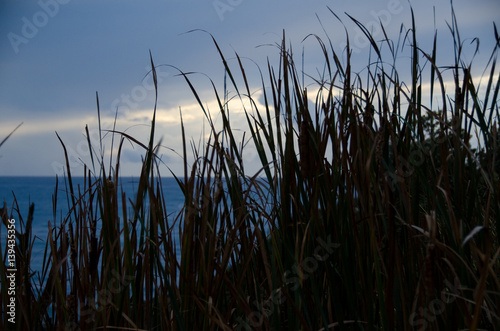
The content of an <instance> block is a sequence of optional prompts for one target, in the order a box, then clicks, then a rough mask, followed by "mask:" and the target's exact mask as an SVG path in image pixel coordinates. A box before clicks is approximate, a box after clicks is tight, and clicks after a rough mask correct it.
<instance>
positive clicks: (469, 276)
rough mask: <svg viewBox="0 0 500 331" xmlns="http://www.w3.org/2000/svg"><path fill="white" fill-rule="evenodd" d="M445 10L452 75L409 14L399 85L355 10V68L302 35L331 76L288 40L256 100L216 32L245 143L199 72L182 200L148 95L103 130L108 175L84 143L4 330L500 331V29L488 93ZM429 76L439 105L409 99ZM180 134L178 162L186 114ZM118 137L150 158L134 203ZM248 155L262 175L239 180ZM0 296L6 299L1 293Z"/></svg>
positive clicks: (386, 46) (28, 241)
mask: <svg viewBox="0 0 500 331" xmlns="http://www.w3.org/2000/svg"><path fill="white" fill-rule="evenodd" d="M452 17H453V20H452V24H451V25H450V31H451V37H452V38H453V40H454V42H455V46H456V48H455V50H454V51H455V62H454V63H451V64H450V65H449V66H448V67H447V69H446V68H445V69H443V67H440V66H438V65H437V64H436V48H437V46H436V45H437V33H436V35H435V39H434V44H433V48H432V49H431V51H430V52H426V51H424V50H422V49H420V48H418V43H417V30H416V26H415V24H414V21H413V22H412V26H411V27H410V29H409V30H408V33H407V34H405V35H403V36H402V37H404V38H401V36H400V40H401V39H403V40H404V42H403V43H402V44H404V45H405V46H404V47H407V48H408V47H409V49H410V53H411V57H410V62H409V63H408V65H409V67H410V68H411V77H410V82H409V83H405V82H403V81H402V80H401V78H400V76H399V75H398V72H397V70H396V69H395V68H396V67H400V64H399V63H398V64H397V65H396V62H397V61H398V60H399V59H398V52H399V50H400V47H401V48H402V46H399V43H398V46H397V47H396V46H395V45H394V43H393V42H391V41H390V40H389V38H388V37H387V35H385V39H384V40H383V41H381V42H376V41H375V40H374V39H373V37H372V36H371V35H370V34H369V32H368V30H367V29H366V28H364V27H363V25H362V24H361V23H359V22H358V21H356V20H354V19H353V18H352V19H353V20H354V21H355V23H356V24H358V25H359V27H360V28H361V29H362V31H363V32H364V33H365V34H366V36H367V38H368V39H369V40H370V42H371V46H370V53H371V54H373V58H370V60H369V64H368V65H367V66H366V68H365V70H364V72H365V73H366V77H367V78H366V79H363V78H362V76H361V74H358V73H355V72H353V70H352V65H351V53H350V51H349V37H348V36H347V48H346V50H345V53H343V54H342V53H338V51H336V50H335V49H334V47H333V46H332V43H331V42H330V40H328V43H325V42H324V41H323V40H322V39H321V38H319V37H318V36H314V35H310V36H308V38H315V39H316V40H317V42H318V44H319V46H320V48H321V50H322V52H323V55H324V59H325V67H324V71H323V72H322V73H321V74H320V75H319V77H312V76H310V78H311V80H312V82H313V83H312V84H310V85H308V86H305V84H304V80H302V79H301V77H302V73H301V72H300V71H299V70H298V68H297V66H296V64H295V61H294V55H293V52H292V49H291V48H290V47H287V45H286V38H285V35H283V40H282V42H281V44H279V45H278V50H279V64H278V65H277V66H275V67H273V66H271V65H270V64H268V66H267V70H266V71H265V73H264V72H262V71H260V78H261V92H262V100H263V101H262V102H259V101H258V100H255V99H254V98H253V97H252V96H253V95H254V94H253V92H254V91H252V90H251V89H250V86H251V84H250V81H249V79H248V77H247V74H246V71H245V68H244V66H243V62H242V60H241V58H240V57H239V55H238V54H236V56H235V60H234V66H231V65H230V64H232V63H233V62H231V61H228V60H227V59H226V57H225V55H224V54H223V53H222V51H221V50H220V48H219V46H218V44H217V42H216V41H215V39H214V45H215V46H216V49H217V51H218V52H219V54H220V57H221V60H222V62H223V64H224V67H225V73H226V77H227V79H228V82H229V85H230V86H231V89H233V90H234V92H233V93H234V99H236V100H241V101H242V102H241V104H242V107H243V109H244V115H245V119H246V124H247V127H246V129H245V130H246V132H248V133H249V138H248V140H245V138H244V137H243V138H238V136H237V135H236V131H237V130H235V129H234V128H233V127H232V122H231V120H230V111H231V109H230V105H232V104H233V103H229V99H230V98H229V97H228V92H227V88H226V86H224V89H223V91H222V92H221V91H220V90H218V89H217V87H216V85H215V84H214V83H213V82H212V86H213V90H214V96H215V98H216V100H217V103H218V105H219V107H218V109H217V112H218V114H219V116H220V118H221V119H222V128H219V127H217V126H216V124H215V123H214V121H213V120H212V117H211V112H210V110H209V109H207V108H206V106H204V103H203V102H202V100H201V98H200V97H199V95H198V93H197V90H196V89H195V88H194V85H193V83H192V82H191V79H190V77H191V76H190V75H189V74H186V73H181V74H180V75H181V76H182V77H183V78H184V79H185V80H186V82H187V83H188V86H189V87H190V89H191V91H192V92H193V95H194V97H195V98H196V100H197V101H198V102H199V105H200V107H201V109H202V110H203V112H204V114H205V116H206V120H207V121H208V123H209V126H210V135H209V138H208V141H207V142H206V144H204V145H203V146H202V147H201V148H195V147H193V148H192V151H193V155H192V156H193V157H194V160H195V161H194V163H193V164H188V163H187V161H185V163H184V171H183V174H182V175H176V174H173V176H174V177H175V178H176V180H177V183H178V185H179V186H180V188H181V190H182V193H183V195H184V199H185V203H184V207H183V209H182V211H181V212H180V213H178V214H177V215H170V214H169V213H168V211H167V210H166V207H165V197H164V196H163V193H162V192H163V190H162V181H161V176H160V169H161V168H162V167H163V165H162V164H161V162H160V161H159V158H158V157H157V154H158V149H159V147H160V144H157V145H155V144H154V141H155V134H156V132H155V117H156V106H155V109H154V111H153V119H152V125H151V134H150V139H149V142H148V144H147V145H146V144H142V143H141V142H139V141H137V140H135V139H134V138H133V137H130V136H128V135H127V134H125V133H122V132H118V131H116V130H113V134H114V135H116V136H118V137H120V139H119V142H118V146H119V148H118V152H117V155H116V158H115V160H116V161H115V162H116V163H115V164H114V166H112V167H111V166H110V167H109V168H108V169H106V167H105V164H104V163H105V162H104V157H103V156H102V155H103V153H102V152H101V153H100V155H99V153H97V152H95V149H94V148H95V147H96V146H91V143H90V139H89V149H90V150H91V151H94V153H93V155H92V167H90V166H89V168H86V169H85V171H84V176H85V185H84V186H83V187H74V186H73V183H72V174H71V171H70V170H71V169H70V168H69V166H68V169H67V177H66V181H65V183H66V185H67V186H68V192H69V193H68V202H69V204H70V212H69V213H68V215H67V216H66V217H65V218H64V219H62V220H61V221H60V222H59V223H58V224H56V223H54V224H53V225H52V224H50V223H49V236H48V238H47V246H46V250H45V259H44V269H43V271H42V273H41V276H40V279H41V280H40V281H38V282H36V281H35V278H34V275H32V274H30V267H29V259H30V257H29V252H30V249H29V247H32V240H33V239H32V234H31V232H30V226H29V225H30V224H31V221H32V218H33V212H32V211H31V212H30V216H29V217H28V221H27V223H26V224H27V226H26V227H25V228H24V229H25V231H24V232H23V233H21V232H20V233H18V234H17V236H18V241H19V242H21V245H18V250H17V254H18V256H17V261H20V263H19V264H20V266H22V267H18V279H19V280H21V281H19V282H18V284H19V289H18V291H17V292H16V293H17V297H16V299H17V302H18V306H19V307H22V308H19V310H18V312H19V324H18V325H17V328H18V329H33V330H35V329H63V328H66V329H68V328H69V329H75V330H76V329H82V330H83V329H101V328H110V329H140V330H145V329H147V330H153V329H154V330H159V329H162V330H250V329H252V330H253V329H265V330H281V329H286V330H296V329H301V330H329V329H334V328H336V327H338V328H341V329H368V330H379V329H384V330H386V329H387V330H389V329H398V330H411V329H432V330H441V329H464V328H467V329H472V330H475V329H499V325H500V316H499V313H498V311H499V307H500V282H499V279H498V275H499V274H500V262H499V259H498V257H499V254H500V245H499V239H498V229H499V219H500V195H499V193H500V192H499V190H500V185H499V178H498V176H499V174H500V172H499V167H498V162H499V161H498V160H499V159H498V157H499V153H498V151H499V147H498V142H499V136H498V129H499V126H498V119H499V110H498V91H499V89H500V78H498V73H497V68H496V56H497V52H498V47H499V46H500V40H499V38H498V33H497V30H496V27H495V28H494V33H495V37H496V39H497V40H496V44H495V48H494V50H493V52H492V55H491V59H490V61H489V63H488V64H487V68H489V70H490V73H489V76H487V86H486V89H485V90H484V91H482V90H480V88H479V87H480V86H479V84H478V82H475V81H474V77H472V75H471V72H472V68H471V66H472V64H471V63H470V64H466V63H465V62H464V61H463V60H462V58H461V54H462V46H463V43H462V41H461V39H460V34H459V32H458V28H457V24H456V19H455V17H454V14H453V16H452ZM382 30H383V31H384V34H385V30H384V29H383V27H382ZM386 50H388V52H389V54H390V56H391V57H392V58H391V59H390V60H391V61H392V63H390V64H388V62H386V61H384V60H383V59H382V57H383V56H382V54H383V53H384V52H385V51H386ZM383 51H384V52H383ZM341 59H344V60H341ZM151 66H152V74H153V80H154V82H155V86H156V71H155V65H154V64H153V60H152V59H151ZM424 68H425V70H427V71H428V73H427V72H425V71H424ZM448 70H449V71H451V72H452V77H453V81H454V86H453V87H451V92H450V87H449V86H445V83H444V81H445V74H446V73H447V72H449V71H448ZM427 74H428V75H429V77H430V95H431V100H434V99H435V98H437V99H440V100H442V101H441V102H440V103H439V106H436V105H435V101H434V103H433V102H432V101H431V102H430V103H426V102H424V100H423V91H422V90H423V85H424V83H425V81H424V76H426V75H427ZM312 95H313V96H314V97H313V98H311V96H312ZM238 129H241V128H238ZM87 132H88V131H87ZM181 132H182V140H183V151H182V155H183V157H184V160H188V156H189V155H188V153H187V150H188V146H187V145H188V143H187V142H186V137H185V134H184V126H183V122H182V113H181ZM126 140H130V141H132V142H133V143H135V144H137V145H139V146H141V147H142V148H144V151H145V158H144V162H143V167H142V170H141V173H140V180H139V185H138V189H137V194H136V196H135V197H134V198H133V199H131V197H128V198H127V197H126V196H125V195H124V193H123V192H121V191H120V189H119V188H120V173H119V168H120V167H119V165H120V153H121V148H122V146H123V143H124V141H126ZM61 143H62V145H63V148H64V149H65V147H64V143H63V142H62V141H61ZM249 148H255V150H256V151H257V155H258V159H259V160H260V163H261V168H260V170H259V171H258V172H257V173H251V174H248V173H247V172H246V171H245V166H244V165H245V155H246V154H245V153H246V151H247V150H248V149H249ZM100 150H101V151H102V146H101V147H100ZM94 161H95V164H94ZM68 165H69V162H68ZM110 165H111V162H110ZM95 168H97V171H96V170H94V169H95ZM91 169H92V170H91ZM55 192H56V193H55V194H57V185H56V191H55ZM118 201H120V202H121V203H120V204H119V203H118ZM119 205H121V206H122V208H121V209H119ZM126 206H131V207H132V209H131V210H133V212H132V213H130V212H129V210H130V209H128V208H126ZM55 208H56V206H54V209H55ZM6 210H7V209H4V215H3V217H2V220H3V221H4V223H5V221H6V219H7V218H8V215H7V211H6ZM18 213H19V211H18ZM19 216H20V215H19ZM54 222H55V212H54ZM174 227H177V228H178V230H179V237H176V236H174V235H173V233H174V231H173V230H174ZM23 245H24V246H23ZM2 249H3V248H2ZM26 252H27V254H26ZM4 259H5V255H4ZM1 274H2V275H4V274H5V273H4V272H3V270H2V273H1ZM2 283H3V279H2ZM1 300H2V302H1V304H2V307H4V309H5V307H6V306H5V305H6V294H5V291H4V289H3V287H2V295H1ZM2 326H7V322H6V320H5V319H4V320H2Z"/></svg>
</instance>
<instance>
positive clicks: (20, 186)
mask: <svg viewBox="0 0 500 331" xmlns="http://www.w3.org/2000/svg"><path fill="white" fill-rule="evenodd" d="M83 180H84V179H83V178H78V177H77V178H73V187H74V190H75V192H78V185H79V186H80V187H81V188H82V190H83V183H84V182H83ZM138 183H139V178H132V177H125V178H121V182H120V183H119V186H118V188H119V190H120V189H123V192H125V194H126V196H127V199H132V200H133V199H134V198H135V194H136V192H137V186H138ZM162 185H163V194H164V197H165V205H166V208H167V213H168V214H169V215H171V217H170V220H171V221H172V222H173V220H174V219H175V216H176V215H177V214H178V213H179V211H180V210H181V209H182V206H183V203H184V196H183V195H182V192H181V189H180V188H179V186H178V184H177V182H176V180H175V179H174V178H163V179H162ZM55 188H56V178H55V177H0V206H3V205H4V202H5V206H6V207H7V209H8V214H9V216H10V215H11V212H12V216H13V218H14V219H15V220H16V222H15V225H16V230H17V231H19V232H21V231H22V232H24V228H23V224H25V222H26V220H27V218H28V210H29V206H30V204H31V203H34V204H35V209H34V214H33V223H32V233H33V237H34V238H35V242H34V245H33V251H32V257H31V268H32V270H33V271H34V272H37V271H41V270H42V263H43V254H44V250H45V244H46V241H47V235H48V223H49V221H50V223H51V224H52V227H54V225H59V224H60V222H61V217H62V218H65V217H66V216H67V214H68V210H69V206H68V199H67V188H66V186H65V183H64V179H63V178H59V185H58V192H57V209H56V213H57V215H56V219H55V220H54V212H53V197H54V193H55ZM119 192H120V191H119ZM14 197H15V199H14ZM14 201H17V205H16V204H14ZM17 206H19V213H20V216H19V215H18V212H17ZM127 208H128V211H127V213H128V215H130V214H131V213H132V211H131V210H132V209H131V206H130V204H128V206H127ZM119 210H121V207H120V206H119ZM174 229H175V231H177V227H174ZM6 235H7V229H6V228H5V226H4V225H3V224H0V245H1V247H2V251H3V250H4V249H5V243H6ZM175 235H177V234H176V232H174V236H175Z"/></svg>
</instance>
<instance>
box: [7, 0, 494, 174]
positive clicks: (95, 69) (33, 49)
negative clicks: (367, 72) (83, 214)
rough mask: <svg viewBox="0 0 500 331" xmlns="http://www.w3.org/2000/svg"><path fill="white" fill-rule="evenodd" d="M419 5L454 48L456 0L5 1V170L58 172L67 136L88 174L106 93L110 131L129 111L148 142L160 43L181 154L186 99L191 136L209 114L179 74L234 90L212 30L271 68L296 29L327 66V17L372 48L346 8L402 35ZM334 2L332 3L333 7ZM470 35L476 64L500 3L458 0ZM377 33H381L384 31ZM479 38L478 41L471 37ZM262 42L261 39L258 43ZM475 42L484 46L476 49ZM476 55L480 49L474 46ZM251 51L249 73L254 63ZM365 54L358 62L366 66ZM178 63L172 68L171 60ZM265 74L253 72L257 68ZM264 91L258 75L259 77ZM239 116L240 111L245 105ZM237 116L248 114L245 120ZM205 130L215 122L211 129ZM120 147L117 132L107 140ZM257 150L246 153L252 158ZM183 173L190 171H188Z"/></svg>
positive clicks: (309, 56) (135, 164)
mask: <svg viewBox="0 0 500 331" xmlns="http://www.w3.org/2000/svg"><path fill="white" fill-rule="evenodd" d="M410 4H411V6H412V7H413V9H414V11H415V15H416V18H417V32H418V36H419V37H418V40H419V42H420V43H421V45H422V47H423V48H424V49H425V48H426V49H427V50H428V51H430V46H431V40H432V37H433V34H434V22H433V7H435V10H436V27H437V29H438V36H439V38H440V39H439V40H440V41H441V43H440V54H438V59H444V58H446V57H448V56H450V55H451V54H452V49H451V48H450V46H451V45H452V44H451V42H450V41H449V38H448V37H449V31H448V28H447V26H446V22H451V13H450V3H449V1H430V0H424V1H412V2H408V1H405V0H383V1H327V0H309V1H305V0H302V1H291V0H288V1H282V0H280V1H278V0H267V1H261V0H215V1H214V0H204V1H202V0H162V1H138V0H135V1H132V0H108V1H97V0H87V1H79V0H40V1H24V0H3V1H1V2H0V115H1V118H0V141H1V140H3V138H4V137H5V136H6V135H7V134H8V133H9V132H10V131H12V130H13V129H14V128H15V127H16V126H17V125H18V124H19V123H21V122H22V123H23V125H22V126H21V127H20V128H19V129H18V130H17V131H16V132H15V133H14V134H13V135H12V136H11V138H10V139H9V140H8V141H7V142H6V143H5V144H4V145H3V146H2V147H1V148H0V176H13V175H21V176H29V175H34V176H42V175H43V176H54V175H55V174H56V173H58V172H59V171H60V170H61V165H62V164H63V163H64V155H63V150H62V148H61V145H60V143H59V141H58V139H57V136H56V133H55V132H57V133H58V134H59V136H60V137H61V138H62V139H63V141H64V142H65V144H66V147H67V148H68V151H70V153H71V154H72V160H73V161H74V162H72V166H74V170H72V171H73V173H74V174H76V175H82V174H83V172H82V171H83V167H82V166H81V165H79V161H78V159H79V158H82V159H84V160H88V159H87V158H86V157H87V154H88V151H87V147H86V140H85V138H84V135H83V132H84V129H85V125H86V124H88V126H89V128H90V130H91V132H92V134H93V140H97V139H98V138H97V107H96V97H95V94H96V91H97V92H98V93H99V99H100V108H101V113H102V125H103V128H104V129H110V128H111V125H112V122H113V119H114V113H115V111H116V109H118V122H117V129H118V130H127V133H130V134H131V135H133V136H135V137H137V138H138V139H140V140H141V141H143V142H144V143H146V142H147V140H146V139H147V133H148V126H149V125H150V123H151V116H152V111H153V105H154V91H153V90H152V84H151V76H150V75H148V71H149V69H150V59H149V51H151V54H152V56H153V59H154V62H155V64H156V65H161V66H159V67H158V68H157V71H158V79H159V98H158V115H157V116H158V127H157V140H159V139H160V138H163V141H162V144H163V145H164V146H165V147H168V148H170V149H172V150H174V151H177V152H179V153H181V151H182V149H181V139H180V133H181V129H180V118H179V108H180V109H182V112H183V118H184V122H185V125H186V130H187V135H188V136H189V138H191V137H192V138H193V139H194V141H198V139H199V137H200V135H201V134H202V132H203V113H202V111H201V109H200V108H199V107H198V106H197V105H196V100H195V99H194V97H193V96H192V94H191V92H190V90H189V88H188V86H187V85H186V83H185V81H184V80H183V79H182V78H180V77H178V76H176V73H177V71H176V70H175V69H173V68H172V67H170V66H174V67H176V68H179V69H180V70H182V71H185V72H199V73H203V74H206V75H208V76H209V77H210V78H211V79H212V80H213V81H214V82H215V83H216V84H217V86H218V87H219V88H220V90H221V91H222V88H223V79H224V70H223V66H222V63H221V61H220V59H219V56H218V54H217V50H216V48H215V46H214V44H213V42H212V40H211V38H210V36H209V35H208V34H206V33H203V32H200V31H196V32H191V33H187V32H189V31H191V30H197V29H199V30H205V31H207V32H209V33H210V34H212V35H213V36H214V37H215V39H216V40H217V42H218V44H219V45H220V46H221V49H222V51H223V52H224V53H225V55H226V56H227V58H228V59H229V63H230V65H232V66H234V67H235V68H236V62H235V61H234V52H237V53H238V54H239V55H240V56H242V57H245V58H248V59H251V60H252V61H255V62H256V63H257V64H259V65H260V66H261V69H262V70H264V69H265V63H266V58H269V59H270V61H273V59H277V58H278V52H277V49H276V48H275V47H272V46H265V45H271V44H275V43H278V42H280V40H281V37H282V31H283V29H285V31H286V36H287V41H288V42H289V43H291V44H292V46H293V47H294V50H295V52H296V53H299V54H300V53H301V52H302V49H304V54H305V67H306V69H311V70H313V73H314V70H315V68H321V67H322V64H323V63H322V62H321V54H320V53H319V51H320V49H319V48H318V46H317V43H315V42H314V41H313V40H312V39H307V40H306V41H303V39H304V37H306V36H307V35H308V34H310V33H315V34H318V35H319V36H321V37H323V38H326V36H325V33H324V32H323V30H322V26H321V24H320V20H321V22H322V24H323V26H324V27H325V29H326V30H327V32H328V35H329V37H330V38H331V39H332V41H333V43H334V46H335V47H336V50H337V51H338V52H340V53H341V52H342V48H343V47H344V45H345V32H344V28H343V26H342V24H341V23H340V22H338V21H337V20H336V19H335V18H334V16H333V15H332V14H331V13H330V12H329V10H328V7H330V8H331V9H332V10H333V11H334V12H335V13H336V14H337V15H339V17H340V18H341V19H342V20H343V22H344V23H346V26H347V27H348V29H349V33H350V36H351V38H352V40H351V46H352V47H353V51H354V54H355V55H356V56H357V57H359V58H362V57H363V56H365V57H366V55H367V54H368V50H369V48H368V47H366V40H363V38H362V35H361V32H360V31H359V30H357V29H356V28H355V26H354V24H352V22H351V21H350V20H349V18H348V17H347V16H346V15H345V14H344V13H345V12H347V13H349V14H351V15H352V16H354V17H355V18H356V19H358V20H359V21H361V22H362V23H364V24H368V25H369V24H370V22H375V21H378V20H381V21H382V22H383V23H384V25H385V27H386V29H387V31H388V32H389V34H390V37H392V38H394V39H396V38H397V37H398V33H399V31H400V27H401V24H404V25H405V26H406V27H409V26H410V23H409V22H410V21H409V18H410ZM327 6H328V7H327ZM454 6H455V11H456V14H457V19H458V22H459V27H460V29H461V36H462V38H463V39H467V38H469V39H468V40H469V41H471V40H472V38H474V37H479V38H480V41H481V43H480V53H479V55H478V56H477V58H476V61H478V64H477V66H478V67H481V63H483V64H484V61H486V60H487V58H488V57H489V55H490V54H491V50H492V48H493V41H494V34H493V22H496V24H497V26H499V27H500V19H499V18H500V2H499V1H498V0H478V1H454ZM375 37H379V38H380V39H381V38H382V36H381V34H380V33H379V34H378V35H377V33H375ZM466 44H468V43H466ZM258 46H262V47H258ZM469 48H471V49H472V50H473V49H474V48H473V47H469ZM469 54H472V52H470V53H469ZM252 61H250V60H245V62H244V64H245V66H246V67H247V71H248V72H250V75H253V74H257V73H258V71H257V68H256V66H255V64H253V62H252ZM366 64H367V63H366V61H365V62H362V61H361V60H360V62H359V63H358V65H359V70H362V68H363V66H366ZM167 65H168V66H167ZM252 77H254V76H252ZM193 79H194V81H195V82H196V84H197V89H198V91H199V93H200V95H201V96H202V97H203V98H204V100H203V101H204V102H205V103H206V104H207V105H208V106H209V108H210V109H211V110H212V111H213V112H214V114H213V115H214V117H216V114H215V113H216V107H215V104H214V102H213V101H214V98H213V93H211V92H210V85H209V81H208V79H207V78H206V77H205V76H203V75H202V74H198V75H194V76H193ZM254 83H255V85H254V88H255V90H258V88H259V80H258V79H255V81H254ZM235 112H236V113H237V111H235ZM235 121H236V123H238V118H237V116H236V117H235ZM205 129H206V127H205ZM105 144H106V148H107V150H109V148H110V140H106V141H105ZM161 151H162V160H163V161H164V162H165V164H167V165H168V166H169V167H170V168H171V169H173V170H174V171H176V172H179V171H180V169H181V164H182V159H181V158H180V157H179V156H178V155H177V154H176V153H175V152H173V151H171V150H169V149H167V148H164V149H162V150H161ZM141 155H143V151H142V150H141V149H140V148H138V147H133V146H131V145H129V144H127V145H126V148H125V151H124V152H123V156H122V163H121V167H122V170H123V173H122V174H124V175H134V176H138V175H139V172H138V171H139V170H138V169H140V168H139V162H140V159H141ZM254 156H255V155H253V156H252V153H251V152H250V153H249V154H248V155H247V157H248V159H249V162H251V161H252V157H254ZM179 173H180V172H179Z"/></svg>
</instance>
